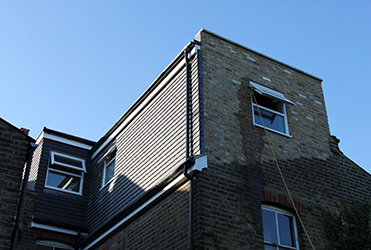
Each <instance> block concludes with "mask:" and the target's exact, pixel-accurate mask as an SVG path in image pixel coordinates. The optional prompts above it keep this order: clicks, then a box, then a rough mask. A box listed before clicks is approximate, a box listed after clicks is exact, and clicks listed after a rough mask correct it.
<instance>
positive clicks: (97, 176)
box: [18, 30, 371, 250]
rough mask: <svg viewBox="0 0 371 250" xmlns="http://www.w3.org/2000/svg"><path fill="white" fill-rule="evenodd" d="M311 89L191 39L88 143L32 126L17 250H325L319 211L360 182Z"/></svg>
mask: <svg viewBox="0 0 371 250" xmlns="http://www.w3.org/2000/svg"><path fill="white" fill-rule="evenodd" d="M321 82H322V80H321V79H319V78H317V77H314V76H312V75H309V74H307V73H305V72H303V71H301V70H297V69H295V68H293V67H291V66H289V65H286V64H284V63H282V62H279V61H277V60H274V59H272V58H269V57H267V56H265V55H262V54H260V53H258V52H255V51H253V50H251V49H248V48H246V47H243V46H241V45H239V44H236V43H234V42H232V41H229V40H227V39H225V38H222V37H220V36H218V35H215V34H213V33H212V32H209V31H206V30H201V31H200V32H199V33H198V34H197V35H196V37H195V40H193V41H192V42H190V43H189V44H188V45H187V46H186V47H185V48H184V50H183V51H181V52H180V53H179V54H178V55H177V57H175V59H174V60H173V61H172V62H171V63H170V65H169V66H168V67H167V68H166V69H165V70H164V71H163V72H162V73H161V75H160V76H159V77H158V78H157V79H156V80H155V81H154V82H153V83H152V84H151V86H150V87H149V88H148V89H147V90H146V92H145V93H143V95H142V96H141V97H140V98H139V99H138V101H136V102H135V103H134V104H133V105H132V106H131V107H130V108H129V109H128V110H127V111H126V112H125V113H124V114H123V116H122V117H121V118H120V119H119V120H118V121H117V122H116V123H115V124H114V125H113V126H112V127H111V128H110V129H109V130H108V132H107V133H106V134H105V135H104V136H103V137H102V138H101V139H100V140H99V141H98V142H92V141H88V140H85V139H82V138H79V137H76V136H71V135H68V134H64V133H60V132H57V131H53V130H50V129H47V128H44V130H43V131H42V133H41V134H40V136H39V137H38V138H37V140H36V143H37V144H38V147H37V148H36V150H35V153H34V155H33V158H34V160H33V162H32V166H31V172H30V175H29V178H28V181H29V182H28V190H29V193H31V194H34V196H32V197H33V198H32V199H30V200H31V201H32V202H31V203H32V206H30V207H32V209H31V212H30V214H32V216H28V217H27V216H25V220H26V219H28V220H29V223H28V228H27V229H25V232H24V239H32V240H33V243H32V244H31V243H30V240H28V241H27V242H26V241H25V242H22V239H21V240H19V242H18V249H30V247H31V246H30V244H31V245H32V247H35V249H55V248H56V247H59V248H58V249H76V248H77V249H100V250H108V249H110V250H116V249H312V248H313V247H312V245H313V246H314V247H315V248H316V249H326V248H328V247H329V245H330V241H329V239H328V237H326V234H325V231H324V226H323V221H322V220H321V216H322V210H321V209H322V208H323V207H325V208H329V209H333V210H334V209H336V204H338V203H339V202H342V201H347V200H352V199H356V200H359V201H362V202H366V201H369V200H370V187H371V178H370V174H368V173H367V172H366V171H364V170H363V169H362V168H360V167H359V166H357V165H356V164H355V163H353V162H352V161H351V160H350V159H348V158H347V157H346V156H345V155H344V154H343V153H342V152H341V151H340V150H339V147H338V142H339V141H338V139H336V137H334V136H331V135H330V131H329V125H328V120H327V114H326V107H325V103H324V97H323V91H322V86H321ZM271 145H272V148H273V152H274V153H272V149H271ZM277 165H278V167H277ZM280 171H281V173H282V176H284V178H285V182H284V181H283V180H282V177H281V175H280ZM284 183H286V186H287V187H288V188H289V190H290V194H291V196H292V200H291V199H290V195H289V194H288V193H287V189H286V187H285V184H284ZM29 197H31V196H30V195H29ZM295 210H296V211H297V212H296V211H295ZM299 215H300V217H299ZM300 220H301V221H302V222H303V224H304V225H305V228H306V231H307V234H308V235H309V236H310V239H311V241H309V239H308V237H307V236H306V235H307V234H306V232H305V230H304V229H303V227H302V225H301V223H299V221H300Z"/></svg>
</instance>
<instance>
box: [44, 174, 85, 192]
mask: <svg viewBox="0 0 371 250" xmlns="http://www.w3.org/2000/svg"><path fill="white" fill-rule="evenodd" d="M80 179H81V178H79V177H74V176H70V175H67V174H61V173H56V172H53V171H52V170H50V171H49V174H48V180H47V182H46V184H47V185H48V186H51V187H56V188H60V189H64V190H69V191H74V192H79V190H80Z"/></svg>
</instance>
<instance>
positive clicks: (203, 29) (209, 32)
mask: <svg viewBox="0 0 371 250" xmlns="http://www.w3.org/2000/svg"><path fill="white" fill-rule="evenodd" d="M201 32H206V33H208V34H210V35H213V36H216V37H218V38H220V39H222V40H224V41H226V42H229V43H232V44H234V45H236V46H239V47H241V48H244V49H247V50H249V51H251V52H253V53H256V54H258V55H260V56H263V57H265V58H267V59H269V60H272V61H274V62H276V63H279V64H281V65H283V66H285V67H288V68H290V69H293V70H295V71H298V72H300V73H302V74H305V75H307V76H309V77H312V78H314V79H316V80H319V81H320V82H322V81H323V79H321V78H319V77H317V76H314V75H312V74H309V73H307V72H305V71H303V70H301V69H298V68H295V67H293V66H291V65H289V64H286V63H284V62H281V61H279V60H277V59H274V58H272V57H269V56H267V55H265V54H263V53H260V52H258V51H256V50H253V49H250V48H248V47H246V46H244V45H241V44H239V43H237V42H234V41H232V40H230V39H228V38H225V37H223V36H220V35H218V34H216V33H214V32H212V31H209V30H207V29H205V28H202V29H201V30H200V31H199V32H198V33H197V35H196V36H199V34H201ZM201 42H202V41H201Z"/></svg>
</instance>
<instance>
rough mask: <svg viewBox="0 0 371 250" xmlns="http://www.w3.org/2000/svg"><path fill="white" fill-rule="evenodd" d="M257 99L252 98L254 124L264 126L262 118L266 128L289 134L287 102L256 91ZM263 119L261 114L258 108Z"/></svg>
mask: <svg viewBox="0 0 371 250" xmlns="http://www.w3.org/2000/svg"><path fill="white" fill-rule="evenodd" d="M254 95H255V98H256V102H257V103H256V102H255V99H254V98H252V105H253V117H254V118H253V119H254V124H255V125H258V126H263V123H262V119H263V122H264V125H265V127H266V128H268V129H271V130H274V131H277V132H280V133H282V134H288V129H287V121H286V108H285V103H284V102H282V101H279V100H276V99H273V98H270V97H267V96H263V95H260V94H259V93H257V92H254ZM257 106H259V111H260V113H261V116H262V119H261V118H260V116H259V112H258V108H257Z"/></svg>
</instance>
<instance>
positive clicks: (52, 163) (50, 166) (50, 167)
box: [45, 151, 86, 195]
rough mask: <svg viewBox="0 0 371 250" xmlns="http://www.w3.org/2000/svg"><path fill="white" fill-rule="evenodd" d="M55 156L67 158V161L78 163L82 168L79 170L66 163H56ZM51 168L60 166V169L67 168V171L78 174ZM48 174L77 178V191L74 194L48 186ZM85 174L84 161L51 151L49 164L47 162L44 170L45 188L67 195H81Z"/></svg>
mask: <svg viewBox="0 0 371 250" xmlns="http://www.w3.org/2000/svg"><path fill="white" fill-rule="evenodd" d="M55 156H61V157H64V158H68V159H71V160H75V161H80V162H81V166H82V167H81V168H80V167H77V166H74V165H71V164H68V163H63V162H61V161H57V160H56V159H55ZM53 166H61V167H64V168H67V169H68V168H69V169H72V170H73V171H74V172H76V171H80V174H76V173H74V172H68V171H64V170H60V169H58V168H55V167H53ZM50 172H52V173H57V174H62V175H67V176H72V177H76V178H79V179H80V186H79V191H78V192H76V191H71V190H66V189H63V188H58V187H55V186H51V185H48V179H49V174H50ZM85 173H86V166H85V160H84V159H81V158H77V157H73V156H70V155H66V154H63V153H59V152H55V151H51V152H50V162H49V164H48V168H47V170H46V177H45V187H46V188H48V189H52V190H56V191H61V192H65V193H69V194H75V195H82V191H83V185H84V175H85Z"/></svg>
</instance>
